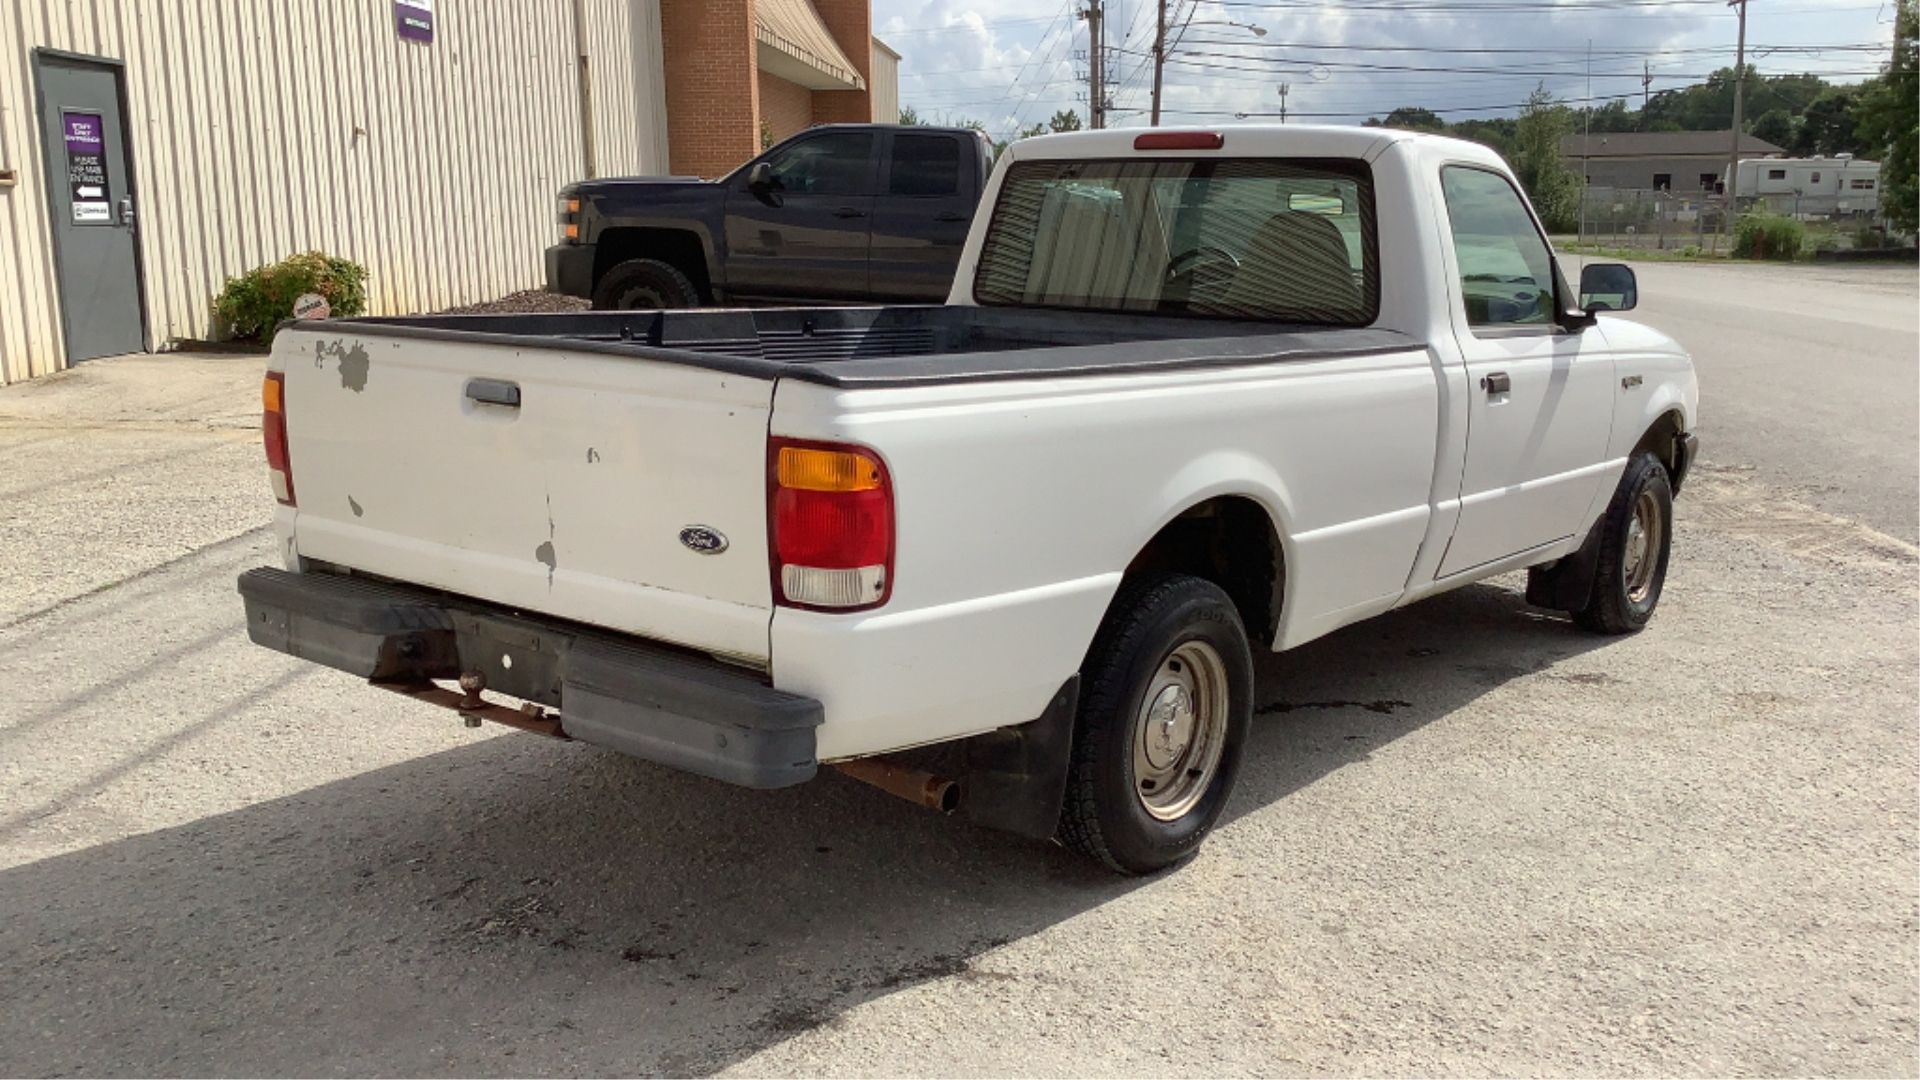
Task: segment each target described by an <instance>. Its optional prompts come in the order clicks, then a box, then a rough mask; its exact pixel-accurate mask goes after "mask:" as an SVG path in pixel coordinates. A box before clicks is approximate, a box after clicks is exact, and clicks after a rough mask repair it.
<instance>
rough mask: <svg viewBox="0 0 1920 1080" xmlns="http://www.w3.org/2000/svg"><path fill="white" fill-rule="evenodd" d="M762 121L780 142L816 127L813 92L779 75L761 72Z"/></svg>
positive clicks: (775, 139)
mask: <svg viewBox="0 0 1920 1080" xmlns="http://www.w3.org/2000/svg"><path fill="white" fill-rule="evenodd" d="M760 119H762V120H764V121H766V125H767V129H768V130H769V131H771V132H772V133H773V141H774V142H779V141H780V140H781V139H784V138H786V137H787V136H789V135H794V134H798V133H799V132H802V131H805V130H806V129H807V128H810V127H812V126H813V91H811V90H809V89H807V88H806V87H804V86H801V85H800V84H799V83H790V82H788V81H787V80H785V79H782V78H780V77H779V76H777V75H769V74H767V73H766V72H764V71H763V72H761V73H760Z"/></svg>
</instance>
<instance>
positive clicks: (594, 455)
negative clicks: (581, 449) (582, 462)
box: [587, 446, 600, 465]
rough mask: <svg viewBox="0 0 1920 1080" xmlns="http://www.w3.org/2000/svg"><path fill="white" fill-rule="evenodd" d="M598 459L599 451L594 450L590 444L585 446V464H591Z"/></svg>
mask: <svg viewBox="0 0 1920 1080" xmlns="http://www.w3.org/2000/svg"><path fill="white" fill-rule="evenodd" d="M599 460H600V451H598V450H595V449H594V448H593V447H591V446H589V447H587V464H589V465H592V464H593V463H594V462H596V461H599Z"/></svg>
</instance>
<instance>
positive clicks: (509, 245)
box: [0, 0, 667, 382]
mask: <svg viewBox="0 0 1920 1080" xmlns="http://www.w3.org/2000/svg"><path fill="white" fill-rule="evenodd" d="M585 9H586V26H585V27H584V28H583V29H584V31H585V38H586V41H587V50H588V55H589V57H590V58H591V59H590V61H589V64H590V70H591V72H592V82H593V96H594V105H595V108H594V112H595V116H594V127H595V140H596V147H597V152H598V155H599V166H600V168H599V171H600V172H601V173H603V174H647V173H659V172H664V171H665V168H666V161H667V155H666V121H665V115H664V104H663V101H664V94H663V92H662V89H661V81H660V80H661V72H660V68H661V64H660V36H659V6H658V0H585ZM434 23H435V31H434V32H435V40H434V42H433V44H431V45H425V46H423V45H419V44H414V43H410V42H406V41H403V40H401V39H400V38H399V36H398V35H397V34H396V33H395V31H394V24H393V5H392V3H391V0H278V2H276V3H274V4H271V5H268V4H256V3H251V2H248V3H233V2H232V0H5V2H4V4H0V155H4V158H3V162H4V164H5V165H6V166H7V167H11V168H15V169H18V170H19V173H20V183H19V185H18V186H17V187H14V188H12V189H10V190H7V189H0V252H4V254H5V257H6V264H7V266H8V267H9V272H7V273H5V274H0V382H12V381H15V380H18V379H23V378H28V377H31V376H34V375H40V374H44V373H46V372H48V371H52V370H55V369H56V368H58V367H60V366H62V363H63V361H62V356H63V354H64V350H63V346H62V344H61V342H60V331H59V318H58V314H57V312H58V308H57V306H56V301H55V298H54V295H53V281H54V278H53V258H52V252H51V246H50V238H49V225H48V220H47V209H46V200H45V193H44V191H43V176H42V166H41V160H40V146H39V134H38V124H37V121H36V118H35V115H34V79H33V63H32V50H33V49H34V48H36V47H42V46H44V47H50V48H55V49H63V50H67V51H70V52H76V53H85V54H89V55H97V56H104V57H109V58H113V59H117V60H122V61H124V62H125V64H126V83H127V97H128V101H129V115H128V117H127V118H126V128H127V130H128V132H129V133H130V136H131V138H132V140H133V157H134V187H135V192H136V195H137V199H138V202H139V214H140V217H139V220H140V223H141V224H140V230H141V231H140V245H141V254H142V259H143V263H144V268H145V273H144V278H145V282H144V288H145V295H146V304H147V320H148V332H149V341H148V345H149V347H150V348H152V347H161V346H164V345H165V344H166V343H167V342H169V341H172V340H175V339H179V338H188V339H196V338H206V337H208V336H210V334H211V332H212V327H211V326H210V318H209V314H208V303H209V301H210V299H211V297H212V296H213V295H214V294H215V293H216V292H218V291H219V289H220V287H221V286H222V285H223V284H224V282H225V281H226V279H227V278H228V277H230V276H232V275H235V274H239V273H242V272H244V271H246V270H249V269H251V268H253V267H255V266H258V265H261V264H263V263H267V262H271V261H274V260H276V259H279V258H282V257H284V256H286V255H289V254H292V253H294V252H296V251H304V250H307V249H309V248H316V247H317V248H321V249H323V250H326V251H329V252H333V253H335V254H341V255H346V256H348V257H351V258H354V259H356V260H358V261H360V262H362V263H364V264H366V266H367V268H368V271H369V279H370V280H369V294H370V295H369V304H370V307H371V309H372V311H373V312H374V313H398V312H410V311H427V310H434V309H438V308H443V307H449V306H452V305H454V304H460V303H468V302H472V301H476V300H482V299H487V298H490V297H493V296H497V295H500V294H502V293H506V292H509V291H511V290H513V289H518V288H527V287H531V286H535V285H537V284H539V282H540V279H541V266H540V258H541V252H542V250H543V249H544V248H545V247H546V246H547V245H548V244H549V243H551V242H552V240H553V237H554V232H555V226H554V223H553V195H554V192H555V191H556V190H558V189H559V188H560V187H561V185H563V184H565V183H567V182H569V181H571V180H574V179H577V178H579V177H580V176H581V175H582V168H583V160H582V148H581V145H580V118H579V83H578V75H577V72H576V70H575V66H574V41H575V38H574V29H573V2H572V0H514V2H512V3H501V2H498V0H439V2H438V3H436V4H435V5H434Z"/></svg>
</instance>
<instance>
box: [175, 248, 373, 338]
mask: <svg viewBox="0 0 1920 1080" xmlns="http://www.w3.org/2000/svg"><path fill="white" fill-rule="evenodd" d="M306 293H319V294H320V295H321V296H324V297H326V298H327V306H328V307H329V308H330V309H332V313H333V314H334V315H359V314H361V313H362V312H364V311H366V309H367V268H366V267H364V266H361V265H360V264H359V263H357V262H353V261H352V260H349V259H339V258H335V257H334V256H332V255H328V254H326V253H325V252H320V251H306V252H302V253H300V254H298V255H291V256H288V257H287V258H285V259H282V260H280V261H279V262H277V263H274V264H272V265H270V266H262V267H258V268H256V269H253V270H249V271H247V272H246V273H244V274H242V275H240V276H239V277H237V278H228V279H227V284H226V286H225V287H224V288H222V289H221V290H220V295H219V296H216V297H214V298H213V317H214V319H215V320H216V321H217V322H218V323H219V324H220V325H221V326H222V327H223V328H224V329H225V331H226V333H227V334H228V335H229V336H232V337H237V338H246V339H248V340H251V341H265V340H268V339H270V338H272V337H273V328H274V327H275V326H278V325H279V323H280V320H282V319H286V318H291V317H292V315H293V302H294V301H295V300H298V299H299V298H300V297H301V296H302V295H304V294H306Z"/></svg>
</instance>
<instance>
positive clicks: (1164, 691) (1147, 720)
mask: <svg viewBox="0 0 1920 1080" xmlns="http://www.w3.org/2000/svg"><path fill="white" fill-rule="evenodd" d="M1227 702H1228V688H1227V665H1226V661H1224V660H1222V659H1221V658H1220V653H1219V652H1218V651H1217V650H1215V649H1214V647H1213V646H1211V645H1209V644H1207V643H1206V642H1204V641H1185V642H1181V643H1180V644H1179V645H1176V646H1174V648H1173V650H1172V651H1171V652H1169V653H1168V654H1167V656H1166V658H1165V659H1163V660H1161V661H1160V666H1159V667H1158V668H1157V669H1155V671H1154V673H1153V678H1152V680H1150V681H1149V682H1148V683H1147V693H1146V696H1145V697H1144V698H1142V699H1141V702H1140V709H1139V712H1138V713H1137V714H1136V715H1135V717H1134V723H1133V793H1134V795H1135V796H1136V797H1137V798H1138V799H1139V800H1140V806H1141V808H1142V809H1144V810H1145V811H1146V812H1147V813H1148V814H1149V815H1151V816H1152V817H1154V818H1155V819H1157V820H1160V821H1177V820H1179V819H1180V818H1181V817H1184V816H1185V815H1186V814H1188V813H1190V812H1191V811H1192V810H1193V808H1194V807H1195V806H1196V805H1198V804H1199V802H1200V800H1201V798H1202V797H1203V796H1205V795H1206V793H1207V789H1208V788H1210V787H1212V786H1213V777H1214V774H1215V773H1217V772H1219V770H1220V757H1221V753H1222V751H1223V750H1225V749H1226V732H1227V708H1228V704H1227Z"/></svg>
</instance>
